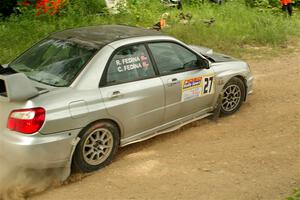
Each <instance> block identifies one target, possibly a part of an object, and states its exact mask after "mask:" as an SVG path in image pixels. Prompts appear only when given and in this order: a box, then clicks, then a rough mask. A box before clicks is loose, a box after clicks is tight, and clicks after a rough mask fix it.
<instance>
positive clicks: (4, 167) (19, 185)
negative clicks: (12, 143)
mask: <svg viewBox="0 0 300 200" xmlns="http://www.w3.org/2000/svg"><path fill="white" fill-rule="evenodd" d="M61 176H62V170H61V169H51V170H49V169H47V170H30V169H23V168H21V167H17V166H15V165H14V164H12V163H9V162H8V161H6V160H0V200H24V199H26V198H27V197H28V196H31V195H34V194H37V193H40V192H42V191H44V190H46V189H48V188H50V187H55V186H58V185H61V184H62V183H61V182H60V179H61Z"/></svg>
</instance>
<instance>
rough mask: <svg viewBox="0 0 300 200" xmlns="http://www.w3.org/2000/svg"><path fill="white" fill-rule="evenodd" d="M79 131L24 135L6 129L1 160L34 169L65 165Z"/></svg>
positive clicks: (1, 138)
mask: <svg viewBox="0 0 300 200" xmlns="http://www.w3.org/2000/svg"><path fill="white" fill-rule="evenodd" d="M79 131H80V130H79V129H78V130H71V131H66V132H61V133H55V134H50V135H42V134H35V135H24V134H20V133H17V132H13V131H10V130H8V129H5V130H4V131H2V132H1V133H0V162H3V161H5V160H6V161H9V162H12V163H14V164H16V165H17V166H20V167H25V168H33V169H43V168H56V167H65V166H66V164H67V163H68V161H69V160H70V159H71V152H72V149H73V146H74V141H75V139H76V138H77V135H78V133H79Z"/></svg>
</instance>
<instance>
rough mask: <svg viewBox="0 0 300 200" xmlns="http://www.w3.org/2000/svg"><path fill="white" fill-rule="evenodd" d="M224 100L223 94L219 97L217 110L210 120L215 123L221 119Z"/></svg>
mask: <svg viewBox="0 0 300 200" xmlns="http://www.w3.org/2000/svg"><path fill="white" fill-rule="evenodd" d="M222 99H223V92H222V93H221V94H220V95H219V97H218V100H217V103H216V107H215V109H214V111H213V114H212V116H211V118H210V119H212V120H214V121H217V120H218V119H219V117H220V113H221V107H222Z"/></svg>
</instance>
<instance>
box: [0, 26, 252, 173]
mask: <svg viewBox="0 0 300 200" xmlns="http://www.w3.org/2000/svg"><path fill="white" fill-rule="evenodd" d="M252 80H253V77H252V75H251V72H250V69H249V66H248V65H247V63H245V62H243V61H240V60H237V59H234V58H232V57H229V56H226V55H222V54H218V53H214V52H213V51H212V50H211V49H207V48H203V47H197V46H189V45H186V44H184V43H183V42H181V41H179V40H177V39H175V38H173V37H170V36H166V35H163V34H162V33H160V32H157V31H152V30H147V29H143V28H137V27H129V26H121V25H104V26H94V27H83V28H76V29H69V30H64V31H61V32H57V33H54V34H52V35H50V36H49V37H47V38H46V39H44V40H42V41H40V42H38V43H37V44H35V45H34V46H33V47H32V48H30V49H29V50H27V51H26V52H24V53H23V54H22V55H20V56H19V57H18V58H16V59H15V60H14V61H12V62H11V63H9V64H8V65H3V66H1V67H0V158H5V159H8V160H10V161H13V162H15V163H17V164H18V165H20V166H23V167H28V168H54V167H66V168H70V167H71V166H72V169H75V170H78V171H82V172H91V171H94V170H97V169H99V168H102V167H104V166H106V165H107V164H109V163H110V162H111V161H112V158H113V156H114V155H115V154H116V152H117V149H118V148H119V147H120V146H121V147H122V146H125V145H128V144H131V143H135V142H139V141H143V140H146V139H148V138H151V137H154V136H156V135H159V134H162V133H166V132H170V131H172V130H175V129H178V128H179V127H181V126H183V125H185V124H187V123H190V122H192V121H195V120H198V119H201V118H204V117H207V116H210V115H214V114H219V113H220V114H221V115H230V114H232V113H234V112H236V111H237V110H238V109H239V107H240V106H241V104H242V103H243V101H245V100H246V97H247V95H248V94H250V93H251V92H252Z"/></svg>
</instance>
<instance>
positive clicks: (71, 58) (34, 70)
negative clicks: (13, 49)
mask: <svg viewBox="0 0 300 200" xmlns="http://www.w3.org/2000/svg"><path fill="white" fill-rule="evenodd" d="M96 51H97V49H95V48H93V47H89V46H84V45H82V44H77V43H75V42H71V41H64V40H57V39H47V40H43V41H41V42H40V43H38V44H36V45H34V46H33V47H32V48H31V49H29V50H28V51H26V52H25V53H24V54H22V55H21V56H20V57H19V58H17V59H16V60H15V61H13V62H12V63H11V64H10V65H9V67H11V68H12V69H13V70H15V71H17V72H22V73H24V74H26V76H27V77H28V78H30V79H32V80H34V81H38V82H41V83H44V84H47V85H51V86H56V87H63V86H68V85H70V84H71V83H72V82H73V80H74V79H75V78H76V76H77V74H78V73H79V72H80V71H81V70H82V68H83V67H84V66H85V65H86V63H87V62H88V61H89V60H90V59H91V58H92V57H93V55H94V54H95V53H96Z"/></svg>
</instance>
